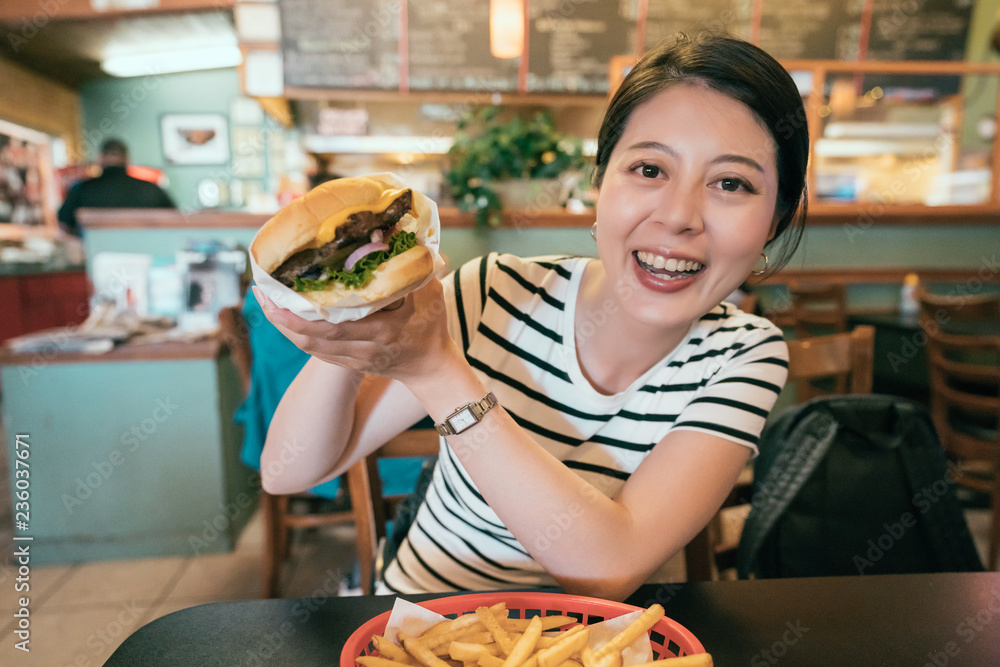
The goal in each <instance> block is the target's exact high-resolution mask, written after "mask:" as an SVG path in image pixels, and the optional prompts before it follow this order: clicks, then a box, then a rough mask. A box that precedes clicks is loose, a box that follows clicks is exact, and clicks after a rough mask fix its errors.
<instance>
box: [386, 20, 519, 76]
mask: <svg viewBox="0 0 1000 667" xmlns="http://www.w3.org/2000/svg"><path fill="white" fill-rule="evenodd" d="M406 22H407V35H406V40H407V59H408V65H407V67H408V74H409V87H410V89H411V90H475V91H483V92H494V91H496V92H502V91H512V90H517V69H518V60H517V59H516V58H509V59H501V58H494V57H493V55H492V54H491V53H490V3H488V2H468V0H436V1H435V2H427V1H426V0H422V1H421V0H410V2H408V3H407V17H406Z"/></svg>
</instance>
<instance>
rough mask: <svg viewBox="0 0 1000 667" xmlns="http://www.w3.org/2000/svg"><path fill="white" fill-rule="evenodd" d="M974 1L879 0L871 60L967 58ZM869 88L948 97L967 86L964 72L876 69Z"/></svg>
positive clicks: (866, 83)
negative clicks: (932, 73)
mask: <svg viewBox="0 0 1000 667" xmlns="http://www.w3.org/2000/svg"><path fill="white" fill-rule="evenodd" d="M971 13H972V2H970V1H969V0H925V1H924V2H921V3H916V2H907V1H906V0H875V4H874V8H873V11H872V23H871V31H870V35H869V38H868V52H867V54H866V56H867V58H868V60H953V61H957V60H964V59H965V41H966V38H967V37H968V32H969V20H970V18H971ZM864 86H865V88H872V87H874V86H880V87H882V88H883V89H885V90H887V91H888V92H889V93H890V94H891V93H892V91H893V89H895V90H900V89H905V90H906V91H908V92H907V94H909V95H920V94H921V91H922V92H923V95H925V96H927V97H933V98H937V97H947V96H949V95H955V94H956V93H958V91H959V90H961V87H962V78H961V77H959V76H923V75H919V74H909V75H901V74H894V75H888V74H870V75H868V76H866V77H865V80H864Z"/></svg>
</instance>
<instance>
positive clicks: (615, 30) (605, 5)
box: [483, 0, 636, 94]
mask: <svg viewBox="0 0 1000 667" xmlns="http://www.w3.org/2000/svg"><path fill="white" fill-rule="evenodd" d="M483 4H486V3H483ZM623 4H624V5H628V4H629V3H627V2H622V3H619V2H608V1H607V0H574V1H573V2H566V0H531V2H529V3H528V11H529V24H528V74H527V89H528V91H529V92H561V93H562V92H566V93H570V92H571V93H587V94H595V93H596V94H605V93H607V92H608V67H609V64H610V63H611V58H613V57H614V56H620V55H627V54H629V53H634V52H635V28H636V26H635V21H634V20H632V19H629V18H628V17H627V16H626V15H625V14H624V13H622V12H621V11H620V9H619V6H620V5H623Z"/></svg>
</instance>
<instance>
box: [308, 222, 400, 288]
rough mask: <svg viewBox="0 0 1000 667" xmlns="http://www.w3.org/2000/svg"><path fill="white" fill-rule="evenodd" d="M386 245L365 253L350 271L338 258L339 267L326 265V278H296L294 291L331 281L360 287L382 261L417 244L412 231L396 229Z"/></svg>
mask: <svg viewBox="0 0 1000 667" xmlns="http://www.w3.org/2000/svg"><path fill="white" fill-rule="evenodd" d="M386 245H388V246H389V249H388V250H378V251H376V252H373V253H371V254H369V255H365V256H364V257H362V258H361V259H359V260H358V262H357V264H355V265H354V268H353V269H351V270H350V271H347V270H345V269H344V268H343V263H344V260H343V258H340V260H339V261H338V262H337V263H339V264H340V267H339V268H336V269H335V268H333V267H329V266H328V267H326V272H327V275H328V277H327V278H324V279H322V280H316V279H313V278H296V279H295V286H294V289H295V291H296V292H317V291H320V290H324V289H326V288H327V287H328V286H329V285H331V284H332V283H343V284H344V285H346V286H347V287H349V288H352V289H360V288H362V287H364V286H365V285H367V284H368V283H370V282H371V281H372V279H373V278H374V277H375V269H377V268H378V267H379V265H380V264H382V262H386V261H388V260H390V259H392V258H393V257H395V256H396V255H401V254H402V253H404V252H406V251H407V250H409V249H410V248H412V247H414V246H415V245H417V235H416V234H414V233H413V232H406V231H398V232H396V233H395V234H393V235H392V236H390V237H389V240H388V241H386Z"/></svg>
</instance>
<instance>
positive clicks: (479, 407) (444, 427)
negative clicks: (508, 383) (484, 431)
mask: <svg viewBox="0 0 1000 667" xmlns="http://www.w3.org/2000/svg"><path fill="white" fill-rule="evenodd" d="M496 406H497V397H496V396H494V395H493V392H492V391H491V392H490V393H488V394H486V395H485V396H483V398H482V399H481V400H479V401H476V402H475V403H469V404H468V405H463V406H462V407H460V408H458V409H457V410H455V411H454V412H453V413H451V414H450V415H448V417H447V418H446V419H445V420H444V421H443V422H441V423H440V424H434V428H436V429H437V432H438V433H440V434H441V435H456V434H458V433H461V432H462V431H465V430H466V429H469V428H471V427H473V426H475V425H476V424H478V423H479V422H480V421H481V420H482V419H483V415H485V414H486V413H487V412H489V411H490V410H492V409H493V408H495V407H496Z"/></svg>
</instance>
